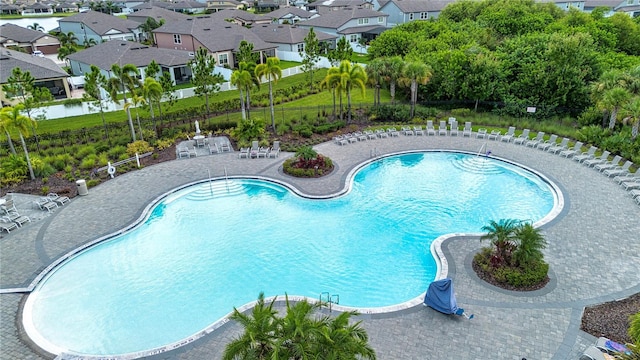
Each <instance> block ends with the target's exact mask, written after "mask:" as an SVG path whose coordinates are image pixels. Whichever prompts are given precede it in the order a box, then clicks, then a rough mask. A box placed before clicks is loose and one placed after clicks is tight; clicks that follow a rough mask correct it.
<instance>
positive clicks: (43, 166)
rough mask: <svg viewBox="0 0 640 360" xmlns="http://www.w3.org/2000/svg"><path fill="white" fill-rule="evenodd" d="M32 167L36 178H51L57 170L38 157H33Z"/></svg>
mask: <svg viewBox="0 0 640 360" xmlns="http://www.w3.org/2000/svg"><path fill="white" fill-rule="evenodd" d="M31 167H32V168H33V174H34V175H35V176H36V177H43V176H49V175H51V174H53V173H55V172H56V169H54V168H53V166H51V165H50V164H49V163H46V162H45V161H44V160H42V159H41V158H39V157H37V156H33V157H31Z"/></svg>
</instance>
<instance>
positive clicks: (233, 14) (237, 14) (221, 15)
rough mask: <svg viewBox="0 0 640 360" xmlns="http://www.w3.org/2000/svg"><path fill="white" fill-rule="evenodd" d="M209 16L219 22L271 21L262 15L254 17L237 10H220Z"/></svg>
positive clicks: (252, 14)
mask: <svg viewBox="0 0 640 360" xmlns="http://www.w3.org/2000/svg"><path fill="white" fill-rule="evenodd" d="M209 16H210V17H211V18H212V19H220V20H224V19H239V20H243V21H244V22H253V21H260V20H265V19H271V18H270V17H267V18H265V16H264V15H256V14H254V13H250V12H248V11H244V10H238V9H225V10H220V11H217V12H215V13H213V14H211V15H209Z"/></svg>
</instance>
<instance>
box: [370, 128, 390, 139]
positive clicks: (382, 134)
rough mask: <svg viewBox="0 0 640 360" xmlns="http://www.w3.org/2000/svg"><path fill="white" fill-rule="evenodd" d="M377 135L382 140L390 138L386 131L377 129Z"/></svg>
mask: <svg viewBox="0 0 640 360" xmlns="http://www.w3.org/2000/svg"><path fill="white" fill-rule="evenodd" d="M374 133H375V134H376V136H377V137H379V138H380V139H382V138H388V137H389V134H387V132H386V131H384V130H383V129H376V131H375V132H374Z"/></svg>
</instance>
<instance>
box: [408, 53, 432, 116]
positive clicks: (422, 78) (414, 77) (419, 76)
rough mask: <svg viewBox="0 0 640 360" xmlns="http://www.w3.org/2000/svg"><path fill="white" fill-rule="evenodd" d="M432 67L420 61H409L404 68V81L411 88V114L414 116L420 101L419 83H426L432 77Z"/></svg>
mask: <svg viewBox="0 0 640 360" xmlns="http://www.w3.org/2000/svg"><path fill="white" fill-rule="evenodd" d="M431 75H432V73H431V69H430V68H429V67H428V66H427V65H426V64H423V63H421V62H419V61H412V62H409V63H407V64H406V65H405V66H404V69H403V70H402V76H403V77H402V78H401V81H402V83H403V84H404V85H405V86H406V85H409V88H410V89H411V114H410V115H409V116H410V117H411V118H413V116H414V114H415V110H416V103H417V102H418V84H422V85H424V84H426V83H427V82H429V79H431Z"/></svg>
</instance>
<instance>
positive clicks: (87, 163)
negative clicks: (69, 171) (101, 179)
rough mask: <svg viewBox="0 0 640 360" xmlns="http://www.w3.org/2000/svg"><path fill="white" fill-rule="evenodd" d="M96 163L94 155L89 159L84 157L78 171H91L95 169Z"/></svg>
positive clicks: (77, 175)
mask: <svg viewBox="0 0 640 360" xmlns="http://www.w3.org/2000/svg"><path fill="white" fill-rule="evenodd" d="M96 163H97V156H96V155H92V156H89V157H86V158H84V159H82V162H81V163H80V169H85V170H89V169H93V168H95V167H96ZM79 175H80V174H79V173H77V174H76V177H79Z"/></svg>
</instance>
